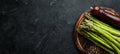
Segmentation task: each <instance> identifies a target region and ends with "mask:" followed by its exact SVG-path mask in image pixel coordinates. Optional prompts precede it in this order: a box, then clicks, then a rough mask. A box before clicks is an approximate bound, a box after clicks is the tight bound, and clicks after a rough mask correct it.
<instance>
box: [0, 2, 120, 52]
mask: <svg viewBox="0 0 120 54" xmlns="http://www.w3.org/2000/svg"><path fill="white" fill-rule="evenodd" d="M95 4H96V5H102V6H105V7H110V8H113V9H115V10H116V11H118V12H120V5H119V4H120V1H119V0H0V54H81V53H80V51H79V50H78V49H77V48H76V45H75V44H74V41H73V28H74V25H75V22H76V20H77V19H78V17H79V15H80V14H81V13H82V12H84V11H85V10H87V9H89V7H91V6H93V5H95Z"/></svg>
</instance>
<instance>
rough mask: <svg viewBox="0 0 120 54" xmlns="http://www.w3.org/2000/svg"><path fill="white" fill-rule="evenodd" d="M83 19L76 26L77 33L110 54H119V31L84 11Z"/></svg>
mask: <svg viewBox="0 0 120 54" xmlns="http://www.w3.org/2000/svg"><path fill="white" fill-rule="evenodd" d="M85 17H86V18H85V19H84V20H83V22H82V23H81V25H80V26H79V28H78V30H77V31H78V32H79V34H81V35H82V36H84V37H85V38H87V39H88V40H90V41H91V42H93V43H94V44H96V45H97V46H99V47H101V48H102V49H104V50H105V51H107V52H108V53H110V54H120V31H119V30H117V29H115V28H114V27H112V26H110V25H108V24H106V23H104V22H102V21H100V20H98V19H96V18H95V17H93V16H92V15H91V14H90V13H85Z"/></svg>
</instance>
